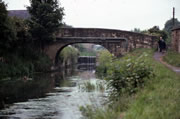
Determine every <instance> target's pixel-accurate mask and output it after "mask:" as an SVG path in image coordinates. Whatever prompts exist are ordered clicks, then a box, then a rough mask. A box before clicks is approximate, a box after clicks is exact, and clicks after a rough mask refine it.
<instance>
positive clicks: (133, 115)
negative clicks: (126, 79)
mask: <svg viewBox="0 0 180 119" xmlns="http://www.w3.org/2000/svg"><path fill="white" fill-rule="evenodd" d="M144 52H146V54H148V55H147V56H145V57H144V58H143V59H144V60H145V61H146V62H147V63H148V65H147V64H146V65H144V66H145V67H146V66H147V67H149V66H151V68H150V69H149V68H148V69H149V70H148V71H147V69H146V68H147V67H146V68H145V69H143V71H142V72H143V73H142V74H144V75H142V76H145V77H144V78H142V81H143V83H142V84H140V85H139V84H138V86H140V87H138V88H135V89H134V91H133V93H131V90H129V89H130V88H127V89H123V88H117V89H118V90H119V91H120V93H119V92H117V93H118V94H119V97H117V96H114V100H113V101H111V102H110V103H108V104H107V105H105V107H104V108H103V109H102V108H98V107H90V106H89V107H84V108H85V109H82V112H83V114H84V115H85V116H86V118H87V119H111V118H112V119H122V118H123V119H148V118H150V119H178V118H180V113H179V112H180V111H179V110H180V101H179V99H180V90H179V87H180V77H179V76H178V75H177V74H176V73H174V72H172V71H171V70H169V69H167V68H166V67H165V66H164V65H162V64H160V63H159V62H157V61H155V60H154V59H153V54H154V52H153V50H150V49H137V50H135V51H134V52H131V53H129V54H128V55H127V56H125V57H124V58H125V59H126V58H127V57H132V59H135V60H136V59H137V58H139V57H140V56H141V55H142V54H143V53H144ZM124 58H123V59H124ZM115 66H117V67H118V66H119V65H115ZM114 70H115V69H114ZM115 71H116V70H115ZM126 71H128V70H126ZM131 71H133V70H131ZM138 71H139V70H138ZM138 71H136V70H134V71H133V72H136V73H137V72H138ZM112 72H113V71H112ZM112 72H111V73H112ZM129 72H130V71H129ZM150 72H152V73H150ZM115 73H117V74H115ZM115 73H112V74H115V75H114V76H113V77H115V76H117V75H118V74H119V72H118V71H116V72H115ZM124 74H128V72H125V73H124ZM138 74H139V73H138ZM147 74H148V75H147ZM131 75H132V74H131ZM140 76H141V73H140ZM110 77H111V76H110ZM116 78H117V77H116ZM117 79H118V81H117V82H119V79H121V77H119V78H117ZM134 79H136V78H134ZM131 81H132V82H134V81H133V79H132V80H131ZM118 84H120V85H122V84H121V82H120V83H117V85H118ZM124 84H125V85H126V83H124ZM132 84H134V83H130V84H129V85H130V87H133V86H134V85H132ZM129 85H128V86H129ZM131 85H132V86H131ZM117 87H118V86H117ZM129 91H130V93H129ZM115 92H116V91H115ZM109 112H111V113H109ZM89 115H90V116H89Z"/></svg>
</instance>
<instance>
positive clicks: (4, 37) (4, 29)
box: [0, 0, 16, 54]
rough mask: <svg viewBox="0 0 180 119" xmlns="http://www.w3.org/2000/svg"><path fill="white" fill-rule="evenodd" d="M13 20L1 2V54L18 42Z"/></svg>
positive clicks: (0, 1)
mask: <svg viewBox="0 0 180 119" xmlns="http://www.w3.org/2000/svg"><path fill="white" fill-rule="evenodd" d="M13 27H14V26H13V24H12V21H11V19H10V18H9V17H8V14H7V10H6V5H5V3H4V2H2V0H0V53H1V54H4V53H5V52H7V51H8V50H9V49H10V48H11V47H12V43H13V41H14V40H16V32H15V31H14V28H13Z"/></svg>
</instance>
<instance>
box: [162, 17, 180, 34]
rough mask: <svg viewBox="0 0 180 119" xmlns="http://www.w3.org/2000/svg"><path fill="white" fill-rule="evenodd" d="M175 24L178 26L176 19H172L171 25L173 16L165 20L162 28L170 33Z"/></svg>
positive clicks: (179, 24) (179, 23)
mask: <svg viewBox="0 0 180 119" xmlns="http://www.w3.org/2000/svg"><path fill="white" fill-rule="evenodd" d="M175 26H180V22H179V21H178V19H174V26H173V18H171V19H169V20H167V21H166V23H165V25H164V30H165V31H166V32H168V33H169V34H171V30H172V29H173V27H175Z"/></svg>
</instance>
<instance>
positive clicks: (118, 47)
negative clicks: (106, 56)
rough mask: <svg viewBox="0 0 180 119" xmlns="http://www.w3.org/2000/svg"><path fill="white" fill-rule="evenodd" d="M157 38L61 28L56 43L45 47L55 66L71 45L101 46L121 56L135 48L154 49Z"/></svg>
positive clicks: (117, 32) (119, 31)
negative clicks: (63, 51) (61, 54)
mask: <svg viewBox="0 0 180 119" xmlns="http://www.w3.org/2000/svg"><path fill="white" fill-rule="evenodd" d="M155 39H156V37H155V36H150V35H145V34H141V33H135V32H129V31H122V30H113V29H99V28H61V29H60V30H59V32H58V33H57V35H56V41H53V42H51V43H50V44H49V45H47V46H45V50H44V51H45V53H46V54H47V55H48V56H49V57H50V59H51V60H52V61H53V63H54V64H56V63H57V56H58V55H59V53H60V52H61V50H62V49H63V48H64V47H66V46H67V45H70V44H75V43H93V44H99V45H102V46H103V47H105V48H106V49H107V50H109V51H110V52H111V53H112V54H114V55H115V56H121V55H124V54H125V53H127V52H129V51H131V50H133V49H135V48H153V47H155V46H156V42H155Z"/></svg>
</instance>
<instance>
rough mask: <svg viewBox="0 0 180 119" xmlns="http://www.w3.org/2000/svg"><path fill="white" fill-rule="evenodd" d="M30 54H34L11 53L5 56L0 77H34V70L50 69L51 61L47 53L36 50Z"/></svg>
mask: <svg viewBox="0 0 180 119" xmlns="http://www.w3.org/2000/svg"><path fill="white" fill-rule="evenodd" d="M28 53H30V51H28ZM30 54H33V55H29V56H28V55H26V56H25V57H22V56H21V55H18V54H16V55H14V54H11V55H6V56H4V57H3V58H4V61H3V62H2V61H0V69H1V70H0V79H4V78H7V77H11V78H12V77H16V78H18V77H23V76H28V77H32V75H33V73H34V72H45V71H49V69H50V66H51V61H50V59H49V58H48V57H47V56H46V55H43V54H41V53H36V52H33V53H30ZM35 54H36V55H35Z"/></svg>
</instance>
